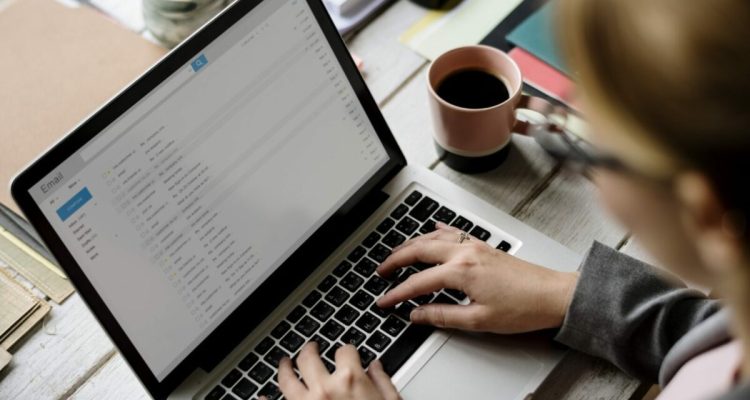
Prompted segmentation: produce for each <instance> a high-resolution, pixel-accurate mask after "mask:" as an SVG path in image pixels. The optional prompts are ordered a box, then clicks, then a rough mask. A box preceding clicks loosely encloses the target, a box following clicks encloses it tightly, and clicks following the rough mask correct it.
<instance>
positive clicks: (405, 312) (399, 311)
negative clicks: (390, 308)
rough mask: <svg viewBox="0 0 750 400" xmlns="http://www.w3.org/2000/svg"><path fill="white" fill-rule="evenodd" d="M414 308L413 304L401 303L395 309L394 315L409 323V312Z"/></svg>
mask: <svg viewBox="0 0 750 400" xmlns="http://www.w3.org/2000/svg"><path fill="white" fill-rule="evenodd" d="M415 308H416V306H415V305H414V304H413V303H410V302H408V301H405V302H403V303H401V304H400V305H399V306H398V307H396V315H398V316H399V317H401V318H403V319H404V320H406V321H410V318H409V315H410V314H411V311H412V310H413V309H415Z"/></svg>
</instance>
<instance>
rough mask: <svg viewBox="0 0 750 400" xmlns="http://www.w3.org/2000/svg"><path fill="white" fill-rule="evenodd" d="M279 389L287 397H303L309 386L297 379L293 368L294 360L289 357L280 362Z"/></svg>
mask: <svg viewBox="0 0 750 400" xmlns="http://www.w3.org/2000/svg"><path fill="white" fill-rule="evenodd" d="M279 389H281V393H283V394H284V397H285V398H287V399H301V398H303V397H305V395H306V393H307V388H305V385H304V384H303V383H302V382H300V381H299V379H297V375H296V374H295V373H294V370H293V369H292V360H290V359H288V358H284V359H283V360H281V362H280V363H279Z"/></svg>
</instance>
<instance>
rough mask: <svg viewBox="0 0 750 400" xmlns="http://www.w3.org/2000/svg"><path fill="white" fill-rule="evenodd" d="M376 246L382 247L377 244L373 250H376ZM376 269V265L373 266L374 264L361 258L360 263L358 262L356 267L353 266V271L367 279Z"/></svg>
mask: <svg viewBox="0 0 750 400" xmlns="http://www.w3.org/2000/svg"><path fill="white" fill-rule="evenodd" d="M378 246H379V247H383V245H382V244H378V245H377V246H375V248H377V247H378ZM370 253H371V254H372V251H370ZM376 268H378V264H375V263H374V262H372V261H370V260H368V259H366V258H363V259H362V261H360V262H358V263H357V265H355V266H354V271H356V272H357V273H358V274H360V275H362V276H365V277H368V276H370V275H372V273H373V272H375V269H376Z"/></svg>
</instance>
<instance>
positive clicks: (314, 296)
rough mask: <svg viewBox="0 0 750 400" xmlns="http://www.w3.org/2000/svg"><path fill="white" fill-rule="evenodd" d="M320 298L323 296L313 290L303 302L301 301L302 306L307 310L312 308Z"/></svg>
mask: <svg viewBox="0 0 750 400" xmlns="http://www.w3.org/2000/svg"><path fill="white" fill-rule="evenodd" d="M321 297H323V295H322V294H320V292H319V291H317V290H313V291H312V292H310V294H308V295H307V297H305V299H304V300H302V305H304V306H305V307H307V308H310V307H312V306H314V305H315V303H317V302H318V300H320V298H321Z"/></svg>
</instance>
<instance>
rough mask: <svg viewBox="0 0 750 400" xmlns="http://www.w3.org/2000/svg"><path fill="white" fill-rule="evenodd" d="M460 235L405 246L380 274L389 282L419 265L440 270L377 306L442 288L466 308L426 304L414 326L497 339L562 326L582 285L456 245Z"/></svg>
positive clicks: (453, 232)
mask: <svg viewBox="0 0 750 400" xmlns="http://www.w3.org/2000/svg"><path fill="white" fill-rule="evenodd" d="M460 233H461V231H460V230H458V229H456V228H453V227H449V226H447V225H445V224H438V227H437V230H436V231H434V232H432V233H429V234H427V235H423V236H420V237H417V238H415V239H412V240H410V241H408V242H405V243H404V244H403V245H401V246H399V247H397V248H395V249H394V251H393V254H391V256H390V257H389V258H388V259H387V260H385V261H384V262H383V263H382V264H381V265H380V267H379V268H378V273H379V274H380V275H383V276H385V277H388V276H390V275H391V274H393V273H394V272H395V271H396V270H398V269H399V268H403V267H406V266H409V265H413V264H416V263H427V264H438V265H437V266H435V267H432V268H428V269H426V270H424V271H421V272H419V273H416V274H414V275H412V276H410V277H409V278H408V279H407V280H406V281H404V282H403V283H401V284H400V285H398V286H397V287H395V288H394V289H392V290H390V291H389V292H387V293H386V294H385V295H384V296H383V297H382V298H380V299H379V300H378V306H380V307H382V308H389V307H393V306H395V305H396V304H398V303H400V302H402V301H405V300H408V299H411V298H414V297H417V296H420V295H424V294H428V293H432V292H435V291H438V290H440V289H443V288H450V289H458V290H461V291H463V292H464V293H466V294H467V295H468V296H469V298H470V299H471V303H470V304H468V305H449V304H426V305H423V306H420V307H418V308H416V309H414V310H413V311H412V313H411V320H412V322H415V323H418V324H431V325H435V326H438V327H446V328H456V329H463V330H470V331H483V332H494V333H502V334H508V333H520V332H529V331H535V330H540V329H547V328H555V327H559V326H561V325H562V322H563V320H564V318H565V314H566V312H567V308H568V305H569V303H570V299H571V297H572V294H573V291H574V289H575V285H576V282H577V279H578V274H577V273H565V272H559V271H555V270H551V269H548V268H544V267H541V266H538V265H535V264H531V263H528V262H526V261H523V260H521V259H518V258H516V257H513V256H511V255H508V254H506V253H504V252H502V251H500V250H496V249H494V248H492V247H491V246H489V245H487V244H486V243H484V242H482V241H480V240H478V239H476V238H471V239H470V240H468V241H464V242H463V243H461V244H459V243H458V237H459V234H460Z"/></svg>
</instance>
